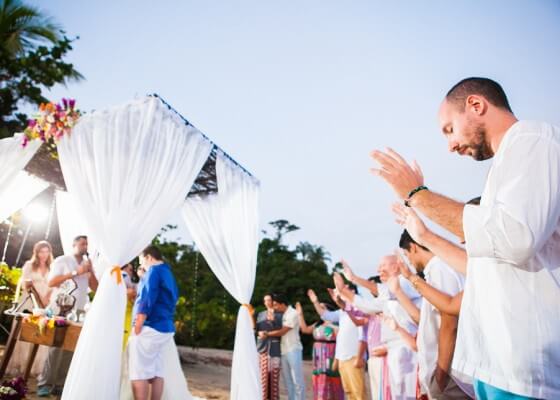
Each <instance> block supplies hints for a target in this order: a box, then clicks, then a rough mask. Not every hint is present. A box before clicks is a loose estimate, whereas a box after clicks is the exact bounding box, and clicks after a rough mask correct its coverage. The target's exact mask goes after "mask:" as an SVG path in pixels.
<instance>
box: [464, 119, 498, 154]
mask: <svg viewBox="0 0 560 400" xmlns="http://www.w3.org/2000/svg"><path fill="white" fill-rule="evenodd" d="M472 137H473V141H472V143H471V144H469V145H468V148H470V149H472V155H471V156H472V158H474V159H475V160H476V161H484V160H488V159H489V158H492V157H494V152H493V151H492V147H490V144H489V143H488V141H487V140H486V128H485V127H484V125H482V124H478V125H474V126H473V129H472Z"/></svg>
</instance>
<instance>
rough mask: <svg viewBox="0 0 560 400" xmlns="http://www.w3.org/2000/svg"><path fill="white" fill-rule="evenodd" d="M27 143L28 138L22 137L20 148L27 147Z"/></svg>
mask: <svg viewBox="0 0 560 400" xmlns="http://www.w3.org/2000/svg"><path fill="white" fill-rule="evenodd" d="M27 143H29V138H28V137H27V136H24V137H23V141H22V142H21V147H25V146H27Z"/></svg>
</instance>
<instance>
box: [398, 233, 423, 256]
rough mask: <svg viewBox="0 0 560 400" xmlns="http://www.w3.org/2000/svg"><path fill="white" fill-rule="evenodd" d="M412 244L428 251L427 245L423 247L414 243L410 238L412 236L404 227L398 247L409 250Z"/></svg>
mask: <svg viewBox="0 0 560 400" xmlns="http://www.w3.org/2000/svg"><path fill="white" fill-rule="evenodd" d="M412 244H415V245H416V246H418V247H420V248H421V249H423V250H426V251H430V249H428V248H427V247H424V246H422V245H421V244H418V243H416V241H415V240H414V239H412V236H410V234H409V233H408V231H407V230H406V229H405V230H404V231H403V233H402V235H401V239H400V240H399V247H400V248H401V249H403V250H407V251H410V247H411V245H412Z"/></svg>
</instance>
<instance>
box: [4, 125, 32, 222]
mask: <svg viewBox="0 0 560 400" xmlns="http://www.w3.org/2000/svg"><path fill="white" fill-rule="evenodd" d="M41 143H42V142H41V141H39V140H32V141H30V142H29V143H27V146H25V147H22V138H21V135H14V136H12V137H9V138H5V139H1V140H0V162H2V168H0V203H3V202H5V201H6V199H7V198H9V197H10V196H14V193H11V192H10V190H12V189H13V186H11V184H12V183H13V182H14V181H15V180H16V179H17V177H18V174H19V173H20V171H22V170H23V168H25V166H26V165H27V163H28V162H29V161H30V160H31V159H32V158H33V156H34V155H35V153H36V152H37V150H39V147H41ZM4 218H5V217H4Z"/></svg>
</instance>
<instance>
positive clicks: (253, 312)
mask: <svg viewBox="0 0 560 400" xmlns="http://www.w3.org/2000/svg"><path fill="white" fill-rule="evenodd" d="M241 306H242V307H245V308H247V310H249V314H251V315H253V314H255V309H254V308H253V306H252V305H250V304H247V303H245V304H242V305H241Z"/></svg>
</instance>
